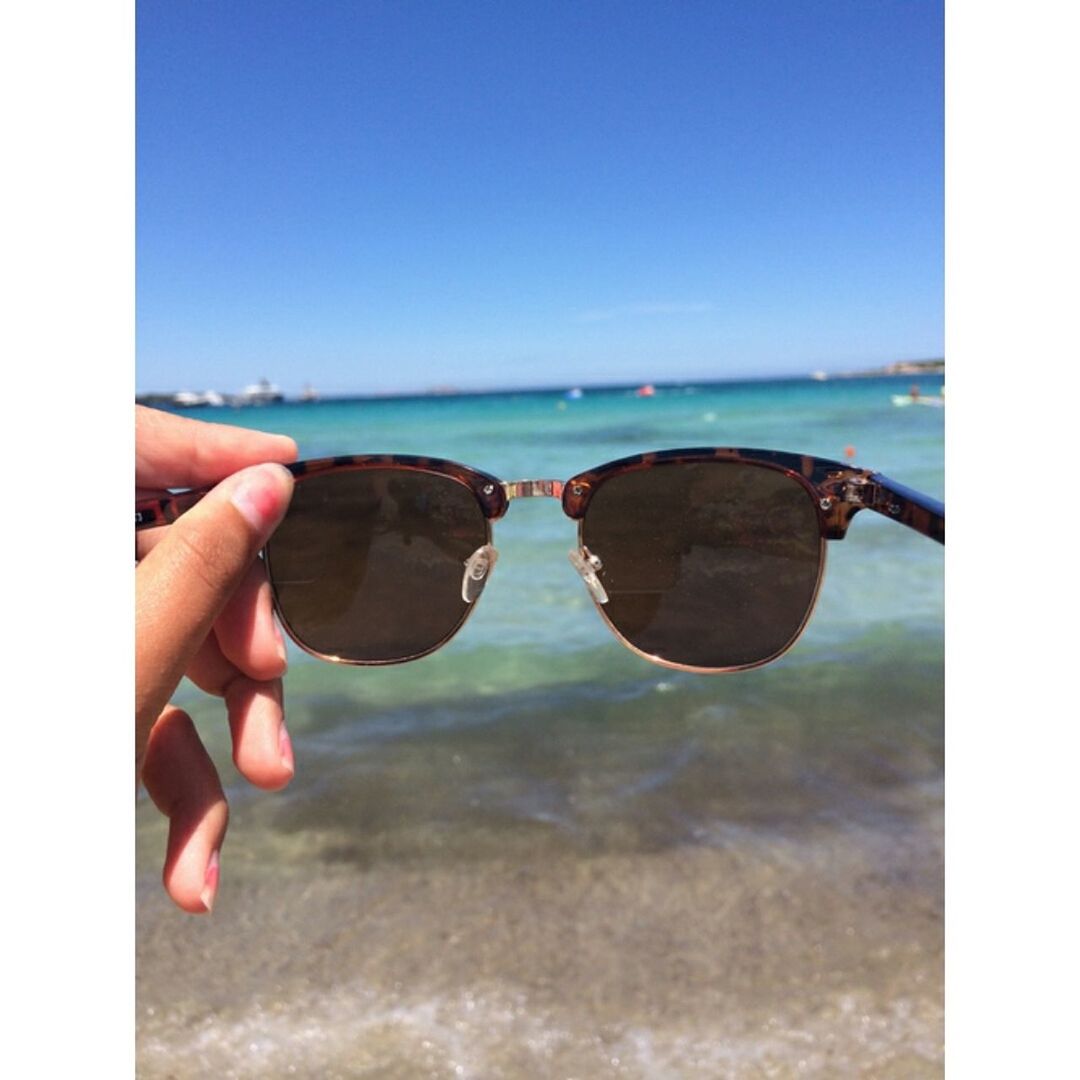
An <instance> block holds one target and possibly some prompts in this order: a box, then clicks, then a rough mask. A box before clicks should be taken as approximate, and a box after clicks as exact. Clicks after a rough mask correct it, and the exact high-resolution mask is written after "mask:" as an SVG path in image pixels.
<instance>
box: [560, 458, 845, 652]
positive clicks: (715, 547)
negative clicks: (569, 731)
mask: <svg viewBox="0 0 1080 1080" xmlns="http://www.w3.org/2000/svg"><path fill="white" fill-rule="evenodd" d="M581 539H582V543H583V544H584V545H585V546H586V547H587V548H588V549H589V551H590V552H591V553H592V554H593V555H595V556H597V557H598V558H599V559H600V562H601V563H602V569H601V570H600V572H599V574H600V580H601V581H602V583H603V586H604V589H605V590H606V591H607V594H608V598H609V599H608V603H607V604H605V605H604V606H603V607H602V608H601V611H602V612H603V613H604V615H605V616H606V617H607V619H608V620H609V621H610V623H611V624H612V626H613V627H614V628H615V630H616V631H617V632H618V633H619V634H621V635H622V636H623V637H624V638H625V639H626V640H627V641H628V642H629V643H630V644H631V645H633V646H634V647H635V648H637V649H639V650H640V651H641V652H643V653H645V654H646V655H648V656H652V657H655V658H657V659H659V660H665V661H667V662H669V663H672V664H683V665H686V666H688V667H700V668H736V667H745V666H751V665H756V664H761V663H764V662H765V661H767V660H771V659H772V658H773V657H775V656H777V655H779V654H780V653H782V652H783V651H784V650H785V649H786V648H787V647H788V646H789V645H790V644H791V643H792V642H793V641H794V639H795V638H796V637H797V636H798V635H799V632H800V631H801V629H802V627H803V624H804V623H805V621H806V619H807V617H808V616H809V613H810V610H811V608H812V607H813V603H814V598H815V596H816V595H817V588H818V582H819V580H820V577H821V571H822V566H823V560H824V540H823V539H822V535H821V528H820V525H819V521H818V515H817V508H816V506H815V503H814V500H813V497H812V496H811V494H810V492H809V491H808V490H807V489H806V488H805V487H803V485H802V484H801V483H800V482H799V481H798V480H796V479H794V478H792V477H791V476H788V475H787V474H786V473H783V472H780V471H779V470H776V469H771V468H767V467H763V466H757V465H753V464H750V463H746V462H729V461H719V460H717V461H704V462H659V463H657V464H655V465H653V466H652V467H650V468H647V469H639V470H635V471H628V472H623V473H616V474H614V475H612V476H609V477H607V478H605V479H604V480H602V481H601V482H600V484H599V486H598V487H597V489H596V491H595V492H594V493H593V496H592V498H591V499H590V501H589V504H588V509H587V510H586V512H585V517H584V520H583V521H582V523H581Z"/></svg>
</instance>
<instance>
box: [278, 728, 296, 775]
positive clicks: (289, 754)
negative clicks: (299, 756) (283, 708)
mask: <svg viewBox="0 0 1080 1080" xmlns="http://www.w3.org/2000/svg"><path fill="white" fill-rule="evenodd" d="M278 749H279V750H280V751H281V764H282V766H283V767H284V768H286V769H288V770H289V773H290V774H292V773H295V772H296V761H295V759H294V758H293V748H292V739H290V738H289V732H288V730H287V729H286V727H285V724H284V723H282V725H281V731H280V733H279V735H278Z"/></svg>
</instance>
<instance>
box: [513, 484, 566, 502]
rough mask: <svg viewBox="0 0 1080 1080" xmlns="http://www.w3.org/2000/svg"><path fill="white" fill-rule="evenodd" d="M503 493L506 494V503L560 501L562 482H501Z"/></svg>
mask: <svg viewBox="0 0 1080 1080" xmlns="http://www.w3.org/2000/svg"><path fill="white" fill-rule="evenodd" d="M503 491H504V492H506V498H507V501H509V500H510V499H534V498H548V499H561V498H562V493H563V482H562V481H561V480H508V481H504V482H503Z"/></svg>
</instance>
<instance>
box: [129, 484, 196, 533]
mask: <svg viewBox="0 0 1080 1080" xmlns="http://www.w3.org/2000/svg"><path fill="white" fill-rule="evenodd" d="M211 490H212V489H211V488H208V487H204V488H195V489H193V490H192V491H181V492H180V493H179V494H178V495H166V496H164V498H161V499H142V500H140V501H139V502H137V503H136V504H135V531H136V532H138V531H139V530H140V529H153V528H155V527H157V526H158V525H171V524H172V522H174V521H175V520H176V519H177V518H178V517H179V516H180V515H181V514H183V513H184V512H185V511H187V510H190V509H191V508H192V507H193V506H194V505H195V504H196V503H197V502H198V501H199V500H200V499H201V498H202V497H203V496H204V495H206V494H207V493H208V492H210V491H211Z"/></svg>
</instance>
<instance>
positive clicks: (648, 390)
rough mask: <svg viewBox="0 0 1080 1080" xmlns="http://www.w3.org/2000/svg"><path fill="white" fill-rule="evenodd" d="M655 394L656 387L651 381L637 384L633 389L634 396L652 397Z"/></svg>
mask: <svg viewBox="0 0 1080 1080" xmlns="http://www.w3.org/2000/svg"><path fill="white" fill-rule="evenodd" d="M655 395H656V387H655V386H653V384H652V383H646V384H645V385H644V386H639V387H638V388H637V389H636V390H635V391H634V396H635V397H654V396H655Z"/></svg>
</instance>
